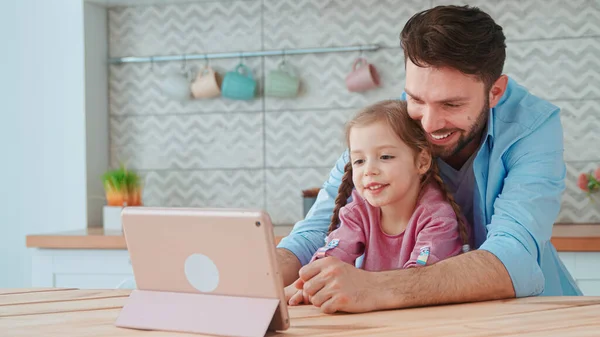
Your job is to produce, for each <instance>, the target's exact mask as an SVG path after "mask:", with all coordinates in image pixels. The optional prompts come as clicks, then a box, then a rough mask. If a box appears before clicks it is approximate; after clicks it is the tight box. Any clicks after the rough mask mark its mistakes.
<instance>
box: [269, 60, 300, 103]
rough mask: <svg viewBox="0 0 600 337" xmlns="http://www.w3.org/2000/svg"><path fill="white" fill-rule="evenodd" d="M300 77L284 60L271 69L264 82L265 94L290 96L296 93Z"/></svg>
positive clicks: (294, 95)
mask: <svg viewBox="0 0 600 337" xmlns="http://www.w3.org/2000/svg"><path fill="white" fill-rule="evenodd" d="M299 88H300V79H299V78H298V76H296V74H295V73H294V71H293V69H292V68H291V67H290V66H288V65H287V64H286V63H285V62H282V63H280V64H279V66H278V67H277V69H274V70H271V71H270V72H269V75H268V76H267V80H266V83H265V95H266V96H271V97H280V98H291V97H296V96H297V95H298V89H299Z"/></svg>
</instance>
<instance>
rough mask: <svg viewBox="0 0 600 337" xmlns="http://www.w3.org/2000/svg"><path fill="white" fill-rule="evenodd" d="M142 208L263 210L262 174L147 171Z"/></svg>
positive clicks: (248, 172)
mask: <svg viewBox="0 0 600 337" xmlns="http://www.w3.org/2000/svg"><path fill="white" fill-rule="evenodd" d="M143 178H144V183H145V188H144V190H143V200H144V205H145V206H164V207H229V208H231V207H233V208H261V209H264V208H265V205H264V171H263V170H206V171H148V172H145V173H144V174H143Z"/></svg>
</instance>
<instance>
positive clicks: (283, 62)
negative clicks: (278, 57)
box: [281, 48, 285, 65]
mask: <svg viewBox="0 0 600 337" xmlns="http://www.w3.org/2000/svg"><path fill="white" fill-rule="evenodd" d="M282 54H283V60H282V61H281V64H283V65H285V48H283V52H282Z"/></svg>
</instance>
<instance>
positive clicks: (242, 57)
mask: <svg viewBox="0 0 600 337" xmlns="http://www.w3.org/2000/svg"><path fill="white" fill-rule="evenodd" d="M240 64H244V52H240Z"/></svg>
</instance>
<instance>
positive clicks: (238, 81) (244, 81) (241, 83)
mask: <svg viewBox="0 0 600 337" xmlns="http://www.w3.org/2000/svg"><path fill="white" fill-rule="evenodd" d="M221 92H222V95H223V97H225V98H229V99H236V100H251V99H253V98H254V95H255V93H256V81H255V80H254V78H253V77H252V72H251V71H250V69H249V68H248V67H246V66H245V65H244V64H242V63H240V64H238V66H237V67H236V68H235V70H233V71H228V72H227V73H226V74H225V77H224V78H223V86H222V87H221Z"/></svg>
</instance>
